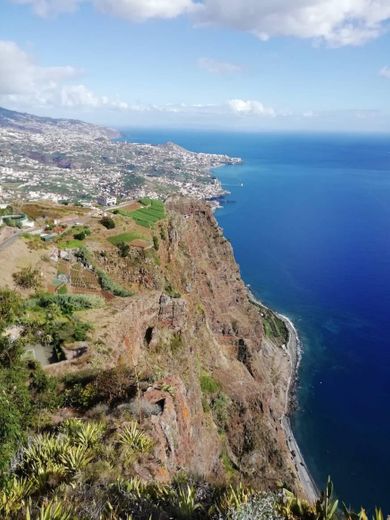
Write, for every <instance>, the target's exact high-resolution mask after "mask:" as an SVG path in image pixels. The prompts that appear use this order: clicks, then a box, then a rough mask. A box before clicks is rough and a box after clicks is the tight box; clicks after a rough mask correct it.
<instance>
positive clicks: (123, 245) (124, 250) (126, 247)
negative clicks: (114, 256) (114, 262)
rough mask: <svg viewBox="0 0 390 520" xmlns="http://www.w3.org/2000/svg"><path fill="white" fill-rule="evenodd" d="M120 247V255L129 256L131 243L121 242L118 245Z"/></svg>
mask: <svg viewBox="0 0 390 520" xmlns="http://www.w3.org/2000/svg"><path fill="white" fill-rule="evenodd" d="M117 247H118V249H119V255H120V256H121V257H122V258H125V257H126V256H128V254H129V252H130V246H129V244H126V242H119V244H118V245H117Z"/></svg>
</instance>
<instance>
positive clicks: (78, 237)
mask: <svg viewBox="0 0 390 520" xmlns="http://www.w3.org/2000/svg"><path fill="white" fill-rule="evenodd" d="M86 236H87V235H86V234H85V232H84V231H80V233H75V234H74V235H73V238H74V239H75V240H85V237H86Z"/></svg>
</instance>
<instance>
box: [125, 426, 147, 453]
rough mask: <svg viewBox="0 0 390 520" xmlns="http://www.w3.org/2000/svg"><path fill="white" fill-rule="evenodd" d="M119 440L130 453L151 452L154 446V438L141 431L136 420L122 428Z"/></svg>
mask: <svg viewBox="0 0 390 520" xmlns="http://www.w3.org/2000/svg"><path fill="white" fill-rule="evenodd" d="M118 441H119V443H120V444H121V445H122V446H124V447H125V449H126V450H127V451H128V452H129V453H149V452H150V450H151V449H152V448H153V441H152V439H151V438H150V437H149V436H148V435H146V434H145V433H143V432H142V431H140V429H139V427H138V424H137V423H136V422H134V421H133V422H131V423H130V424H129V425H128V426H125V427H124V428H123V429H122V431H121V432H120V433H119V435H118Z"/></svg>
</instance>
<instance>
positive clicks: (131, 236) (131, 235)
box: [108, 231, 146, 246]
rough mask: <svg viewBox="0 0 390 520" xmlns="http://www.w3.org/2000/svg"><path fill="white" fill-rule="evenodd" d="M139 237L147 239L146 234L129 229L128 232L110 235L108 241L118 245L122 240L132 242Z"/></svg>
mask: <svg viewBox="0 0 390 520" xmlns="http://www.w3.org/2000/svg"><path fill="white" fill-rule="evenodd" d="M138 238H139V239H142V240H146V239H145V237H144V236H142V235H140V234H139V233H137V232H136V231H129V232H128V233H121V234H120V235H115V236H113V237H110V238H109V239H108V241H109V242H111V244H114V246H117V245H118V244H120V243H121V242H125V243H128V242H132V241H133V240H136V239H138Z"/></svg>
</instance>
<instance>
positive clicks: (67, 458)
mask: <svg viewBox="0 0 390 520" xmlns="http://www.w3.org/2000/svg"><path fill="white" fill-rule="evenodd" d="M92 459H93V454H92V453H91V452H90V450H88V448H85V447H84V446H69V447H68V449H67V450H66V451H65V452H64V453H62V454H61V457H60V460H61V462H62V464H63V465H64V466H65V468H66V470H67V471H68V472H69V473H77V472H78V471H80V470H81V469H83V468H85V466H87V465H88V464H89V463H90V462H91V461H92Z"/></svg>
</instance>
